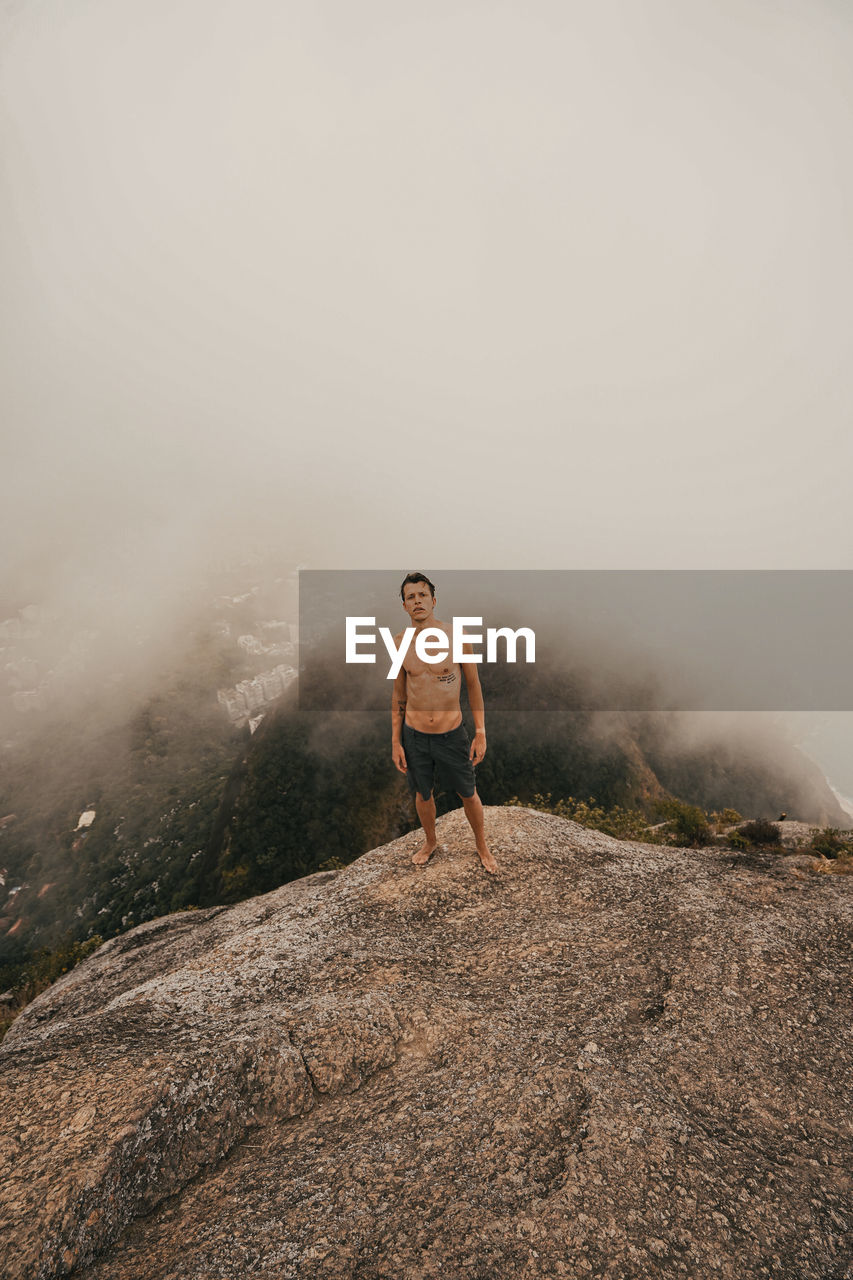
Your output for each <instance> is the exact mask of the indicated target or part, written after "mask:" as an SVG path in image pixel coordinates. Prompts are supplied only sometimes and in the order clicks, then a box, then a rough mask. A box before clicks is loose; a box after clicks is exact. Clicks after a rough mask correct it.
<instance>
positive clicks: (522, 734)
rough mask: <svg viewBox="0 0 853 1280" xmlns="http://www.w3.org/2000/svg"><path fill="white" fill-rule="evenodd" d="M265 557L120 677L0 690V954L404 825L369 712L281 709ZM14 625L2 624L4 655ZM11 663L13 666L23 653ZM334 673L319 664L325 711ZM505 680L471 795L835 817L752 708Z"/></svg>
mask: <svg viewBox="0 0 853 1280" xmlns="http://www.w3.org/2000/svg"><path fill="white" fill-rule="evenodd" d="M278 570H279V571H278V572H276V573H273V572H271V571H269V568H268V566H266V567H263V568H262V569H261V571H256V568H255V569H253V567H252V566H251V565H247V564H243V565H242V566H241V568H240V571H239V572H238V573H235V572H232V571H230V570H229V571H228V572H227V573H224V574H223V575H221V576H220V577H219V578H211V579H210V580H209V581H207V582H206V583H205V584H204V586H205V588H206V589H207V591H208V594H207V598H206V599H204V600H196V601H195V602H194V606H193V609H192V610H189V609H187V616H188V617H189V616H192V627H191V628H189V629H188V630H187V632H186V633H185V634H183V635H181V636H180V637H178V638H175V639H174V640H173V643H172V646H171V648H170V650H169V652H168V653H166V654H164V653H163V651H162V648H159V647H158V646H157V645H154V647H153V651H145V653H144V661H141V662H140V665H139V666H138V668H137V669H136V671H135V672H134V673H133V675H132V678H131V677H128V675H127V673H122V672H121V671H116V670H115V668H114V667H112V666H110V665H109V664H106V663H104V664H103V665H102V666H101V668H100V670H99V671H98V672H97V678H94V677H93V671H94V670H95V665H96V664H95V665H92V664H91V663H90V665H89V666H88V667H84V669H82V670H81V671H80V672H78V673H77V676H76V684H73V685H70V687H69V688H67V689H66V690H65V691H64V693H63V694H62V695H61V696H56V697H55V698H54V696H53V693H52V692H51V690H52V689H53V688H54V686H52V685H51V683H50V679H51V675H50V670H49V669H47V670H46V671H45V673H44V677H43V682H42V684H41V685H40V686H39V685H36V686H35V690H36V692H37V691H38V689H39V688H41V689H42V691H43V693H44V700H43V702H42V704H41V705H38V704H36V705H29V706H28V705H26V704H25V705H24V707H23V709H17V710H16V709H15V707H14V704H13V705H12V707H11V710H12V711H13V712H14V719H13V720H10V721H9V722H8V723H9V724H13V732H12V734H11V736H10V734H9V732H8V726H7V735H6V739H5V746H4V752H3V759H4V769H3V776H2V781H0V870H2V871H3V875H4V880H5V884H4V885H3V886H0V893H2V894H3V895H5V897H4V898H0V958H5V959H14V958H16V957H21V956H24V955H26V954H28V953H29V952H31V951H32V949H33V948H34V947H40V946H50V945H55V944H56V943H57V941H58V940H59V939H61V938H62V937H68V936H73V937H76V938H85V937H87V936H92V935H94V934H98V935H99V936H112V935H113V934H115V933H117V932H122V931H124V930H126V929H128V928H131V927H133V926H134V925H136V924H139V923H141V922H143V921H144V920H148V919H151V918H153V917H155V916H158V915H164V914H167V913H169V912H173V911H177V910H182V909H185V908H187V907H192V906H208V905H212V904H214V903H217V902H231V901H235V900H237V899H239V898H243V897H247V896H251V895H253V894H257V893H260V892H265V891H267V890H268V889H271V888H274V887H276V886H278V885H279V884H282V883H284V882H286V881H288V880H291V879H294V878H296V877H298V876H302V875H305V874H308V873H310V872H312V871H314V870H317V869H318V868H321V867H323V866H326V865H331V866H335V865H339V864H341V863H346V862H349V861H351V860H352V859H353V858H355V857H357V856H358V855H359V854H361V853H363V852H365V851H366V850H368V849H371V848H374V847H376V846H377V845H379V844H382V843H384V842H386V841H388V840H390V839H393V838H395V837H397V836H398V835H400V834H402V833H403V832H405V831H407V830H409V829H410V828H411V827H412V826H413V825H415V821H416V820H415V815H414V809H413V806H412V804H411V801H410V797H409V794H408V789H407V787H406V784H405V782H404V780H403V779H401V778H400V776H399V775H398V774H397V772H396V771H395V770H394V769H393V768H392V766H391V763H390V758H389V747H388V738H389V733H388V722H387V715H386V712H385V709H384V707H383V708H382V710H381V713H377V712H373V711H370V712H351V711H348V712H340V711H335V710H334V709H331V710H326V711H322V712H320V711H314V710H305V709H302V710H300V707H299V702H298V699H297V695H296V687H295V685H291V686H290V687H289V688H288V689H286V690H285V691H284V692H282V686H281V678H280V676H278V675H276V672H277V671H281V670H287V669H288V662H289V661H292V660H294V659H293V653H292V648H293V645H292V641H291V639H290V636H291V634H292V632H291V630H290V627H291V625H292V623H291V620H290V619H291V614H292V616H293V617H295V612H294V613H292V611H294V610H295V596H294V595H293V590H294V586H295V583H294V578H293V574H292V571H291V570H288V569H286V568H285V569H283V570H282V566H281V565H279V566H278ZM29 616H30V622H29V624H28V625H30V626H31V627H32V628H33V629H34V630H35V631H36V632H38V630H39V628H40V627H42V628H43V627H44V620H43V619H41V618H39V616H38V615H37V614H35V613H32V612H31V613H30V615H29ZM26 620H27V619H26V618H24V619H23V621H25V622H26ZM94 621H96V620H94ZM31 638H33V639H36V640H37V639H39V637H38V635H36V636H35V637H31ZM141 640H142V637H140V641H141ZM26 642H27V637H26V636H22V635H18V636H16V637H13V643H14V644H17V645H18V646H19V650H20V649H23V648H24V647H25V645H26ZM140 648H141V649H143V650H144V644H142V643H140ZM89 656H90V658H91V654H90V655H89ZM24 660H26V658H25V659H24ZM33 662H34V667H33V668H30V669H26V668H25V670H29V673H30V674H31V675H32V673H33V670H35V672H36V674H38V671H39V670H41V668H40V667H38V664H37V661H36V660H35V659H34V660H33ZM18 669H19V668H18ZM340 678H341V677H340V674H339V672H338V673H335V672H331V673H330V675H329V681H328V689H327V692H329V693H330V694H331V705H332V707H334V689H335V680H336V679H338V680H339V679H340ZM490 678H494V687H492V686H490V684H489V680H490ZM505 678H506V672H504V675H503V676H502V677H499V676H498V673H497V672H490V673H488V674H487V675H486V676H484V684H485V688H486V694H487V727H488V734H489V750H488V753H487V756H486V759H485V760H484V762H483V763H482V765H481V766H480V768H479V771H478V788H479V790H480V793H481V795H482V796H483V798H484V800H485V801H486V802H487V803H490V804H499V803H503V802H506V801H508V800H510V799H512V798H514V797H516V798H518V799H520V800H522V801H531V800H533V799H534V798H535V797H536V796H537V795H550V796H551V797H552V799H553V800H558V799H561V798H565V797H568V796H574V797H576V798H582V799H586V798H588V797H593V798H594V799H595V800H596V802H597V803H599V804H601V805H604V806H605V807H609V806H613V805H623V806H629V807H638V808H640V809H642V810H643V811H644V812H646V813H647V814H648V816H649V818H650V819H652V818H653V817H654V804H655V801H656V800H657V799H659V798H660V797H661V796H662V795H667V794H671V795H674V796H677V797H679V798H681V799H683V800H685V801H688V802H690V803H694V804H699V805H700V806H702V807H703V808H706V809H708V810H711V809H723V808H725V807H734V808H736V809H738V810H740V811H741V812H742V813H744V814H747V815H749V816H764V817H769V818H771V819H773V818H775V817H777V816H778V812H779V811H781V810H785V811H787V812H788V814H789V815H790V816H791V817H797V818H800V819H802V820H804V821H808V822H813V823H815V824H817V825H825V824H832V825H838V826H844V825H849V823H846V822H845V815H844V814H843V812H842V811H841V810H840V809H839V807H838V805H837V803H836V801H835V798H834V797H833V795H832V793H831V792H830V790H829V788H828V787H827V785H826V783H825V780H824V779H823V777H822V775H821V774H820V771H819V770H818V769H817V767H816V766H814V765H813V764H811V762H809V761H808V760H806V759H805V757H803V756H802V754H801V753H800V752H798V751H797V749H796V748H795V747H794V746H793V745H792V743H791V742H790V740H789V739H787V738H786V736H785V735H784V733H782V732H781V731H780V729H779V727H778V726H777V725H774V724H773V723H772V721H771V720H770V719H769V718H768V717H749V716H741V717H736V716H720V715H716V716H714V715H710V714H709V715H696V714H693V715H689V714H686V713H681V714H662V713H660V712H658V711H656V710H655V709H654V704H653V697H652V694H651V692H650V691H649V688H648V687H647V686H644V687H643V688H644V692H643V696H644V697H645V698H646V699H647V700H648V701H649V706H648V709H647V710H646V711H634V712H630V713H628V712H626V713H616V712H600V711H595V710H590V709H589V701H590V698H589V688H590V687H591V686H590V685H589V684H588V683H587V682H588V681H590V680H591V679H592V678H593V677H592V676H591V675H590V673H589V672H588V671H587V670H586V669H581V670H568V669H567V670H565V671H562V672H560V671H556V670H554V669H553V668H542V669H539V670H537V669H536V668H527V669H521V668H519V669H518V670H517V671H516V672H515V673H513V679H514V680H515V681H516V682H517V684H518V686H519V687H517V688H516V689H515V690H514V697H513V699H512V701H511V702H510V703H509V705H507V704H506V702H505V700H504V699H502V696H501V679H505ZM624 680H625V682H626V688H627V687H628V686H629V685H630V674H629V673H625V675H624ZM265 690H266V693H265ZM267 695H269V696H268V697H267ZM253 698H257V699H260V700H261V701H259V702H257V704H256V705H255V706H254V707H250V706H249V705H248V703H247V699H248V700H249V701H251V700H252V699H253ZM264 698H267V700H266V701H263V699H264ZM19 702H20V700H19ZM519 702H521V703H522V704H523V705H522V707H521V708H520V707H519ZM8 709H9V708H8V707H7V710H8ZM438 803H439V808H440V811H442V812H444V811H446V810H447V809H448V808H449V807H452V806H453V805H454V804H455V803H456V800H455V797H452V796H446V795H443V794H442V793H440V792H439V794H438Z"/></svg>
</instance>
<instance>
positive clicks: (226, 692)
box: [216, 662, 297, 733]
mask: <svg viewBox="0 0 853 1280" xmlns="http://www.w3.org/2000/svg"><path fill="white" fill-rule="evenodd" d="M296 678H297V673H296V671H295V670H294V668H293V667H291V666H289V665H288V664H287V663H286V662H281V663H279V665H278V666H277V667H273V669H272V670H271V671H261V672H260V673H259V674H258V675H256V676H253V677H252V678H251V679H250V680H241V681H240V682H239V684H237V685H236V686H235V687H234V688H233V689H220V690H219V691H218V692H217V695H216V700H217V702H218V703H219V705H220V706H221V707H224V708H225V711H226V712H227V714H228V718H229V719H230V720H231V722H232V724H235V725H240V724H245V723H246V721H247V719H248V717H249V715H250V713H251V712H253V711H258V710H260V709H261V708H262V707H267V706H269V704H270V703H271V702H275V700H276V698H280V697H281V695H282V694H283V693H284V691H285V690H286V689H287V688H288V687H289V686H290V685H291V684H292V683H293V681H294V680H296ZM250 728H251V724H250ZM252 733H254V729H252Z"/></svg>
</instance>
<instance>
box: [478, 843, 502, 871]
mask: <svg viewBox="0 0 853 1280" xmlns="http://www.w3.org/2000/svg"><path fill="white" fill-rule="evenodd" d="M477 852H478V853H479V855H480V861H481V862H482V864H483V866H484V867H485V869H486V870H487V871H497V869H498V864H497V863H496V862H495V860H494V858H493V857H492V854H491V852H490V850H489V847H488V845H485V844H484V845H483V847H482V849H481V848H480V847H479V846H478V847H477Z"/></svg>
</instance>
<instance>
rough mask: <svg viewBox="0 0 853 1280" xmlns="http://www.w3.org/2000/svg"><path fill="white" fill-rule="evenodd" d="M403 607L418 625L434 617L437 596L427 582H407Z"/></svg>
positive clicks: (404, 589)
mask: <svg viewBox="0 0 853 1280" xmlns="http://www.w3.org/2000/svg"><path fill="white" fill-rule="evenodd" d="M403 608H404V609H405V610H406V613H407V614H408V615H409V617H410V618H411V619H412V622H414V624H415V626H416V627H417V626H419V625H420V623H422V622H426V621H427V620H428V619H429V618H431V617H432V611H433V609H434V608H435V596H434V595H433V594H432V593H431V591H430V589H429V587H428V586H427V584H426V583H425V582H407V583H406V585H405V587H404V588H403Z"/></svg>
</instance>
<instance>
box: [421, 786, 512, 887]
mask: <svg viewBox="0 0 853 1280" xmlns="http://www.w3.org/2000/svg"><path fill="white" fill-rule="evenodd" d="M456 794H457V795H459V793H458V792H457V793H456ZM459 799H460V800H461V801H462V804H463V806H464V808H465V817H466V818H467V819H468V821H469V823H470V824H471V830H472V831H473V832H474V839H475V841H476V842H477V852H478V853H479V855H480V861H481V862H482V864H483V866H484V867H485V868H486V870H487V871H497V869H498V864H497V863H496V862H495V859H494V857H493V856H492V853H491V851H490V849H489V846H488V845H487V844H486V832H485V828H484V824H483V803H482V801H481V800H480V797H479V796H478V795H477V792H476V791H475V792H474V794H473V795H472V796H459ZM419 812H420V811H419Z"/></svg>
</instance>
